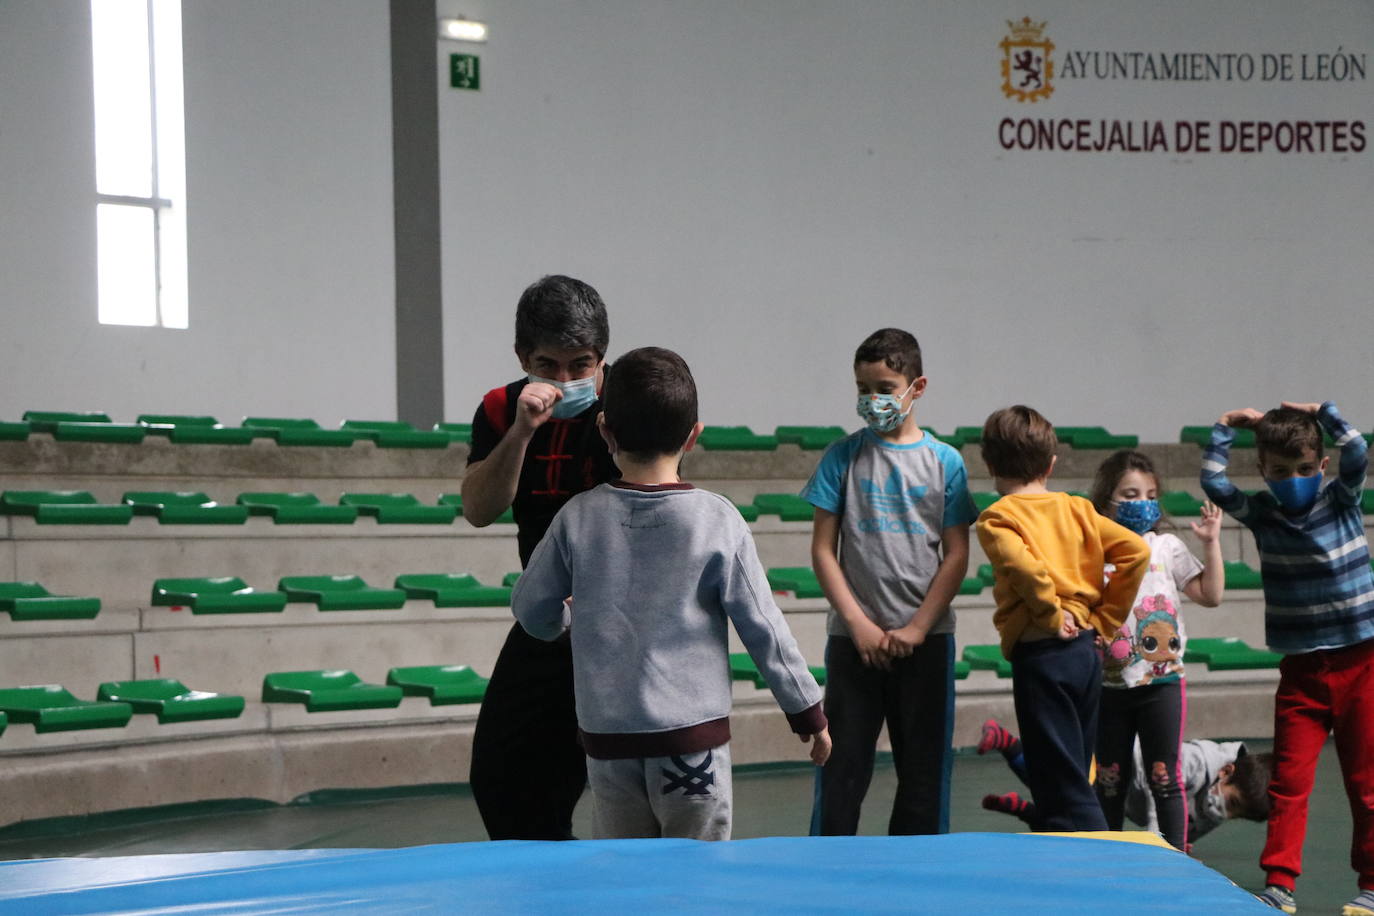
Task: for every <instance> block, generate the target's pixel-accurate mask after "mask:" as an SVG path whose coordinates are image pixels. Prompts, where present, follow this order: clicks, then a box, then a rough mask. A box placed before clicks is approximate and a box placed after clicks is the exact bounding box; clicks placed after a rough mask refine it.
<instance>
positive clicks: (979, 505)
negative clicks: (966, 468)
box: [969, 490, 1002, 512]
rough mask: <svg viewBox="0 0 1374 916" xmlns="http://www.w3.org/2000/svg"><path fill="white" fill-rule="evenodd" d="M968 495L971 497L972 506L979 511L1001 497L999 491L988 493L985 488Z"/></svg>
mask: <svg viewBox="0 0 1374 916" xmlns="http://www.w3.org/2000/svg"><path fill="white" fill-rule="evenodd" d="M969 495H970V496H972V497H973V506H974V508H976V509H977V510H978V511H979V512H982V511H983V510H984V509H986V508H987V507H988V506H991V505H992V504H993V503H995V502H997V500H999V499H1001V498H1002V494H1001V493H989V492H987V491H986V490H980V491H976V492H973V493H970V494H969Z"/></svg>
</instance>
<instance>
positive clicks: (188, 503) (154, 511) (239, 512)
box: [124, 490, 248, 525]
mask: <svg viewBox="0 0 1374 916" xmlns="http://www.w3.org/2000/svg"><path fill="white" fill-rule="evenodd" d="M124 503H125V505H128V506H131V507H133V510H134V515H155V516H157V520H158V522H159V523H160V524H163V525H242V524H243V523H244V522H246V521H247V520H248V509H247V507H245V506H222V505H220V504H219V503H217V502H215V501H214V500H213V499H211V498H210V497H208V496H206V495H205V494H204V493H172V492H167V491H163V490H140V491H134V492H129V493H125V494H124Z"/></svg>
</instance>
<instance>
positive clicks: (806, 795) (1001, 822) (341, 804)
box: [0, 741, 1355, 913]
mask: <svg viewBox="0 0 1374 916" xmlns="http://www.w3.org/2000/svg"><path fill="white" fill-rule="evenodd" d="M1250 747H1251V749H1252V750H1255V751H1261V750H1268V743H1267V742H1258V741H1256V742H1250ZM894 787H895V778H894V776H893V772H892V766H891V763H890V762H882V763H880V764H879V766H878V770H877V772H876V773H875V775H874V780H873V787H872V789H871V790H870V791H869V797H868V801H867V803H866V804H865V808H864V811H865V813H864V818H863V822H862V824H861V828H860V832H861V833H864V834H881V833H884V832H885V830H886V823H887V812H888V810H889V809H890V806H891V804H892V795H893V791H894ZM1020 788H1021V787H1020V786H1019V785H1018V784H1017V782H1016V777H1015V776H1013V775H1012V774H1011V772H1010V771H1009V770H1008V769H1007V768H1006V766H1005V764H1004V763H1003V761H1002V758H1001V756H1000V755H996V754H992V755H989V756H987V757H978V756H975V755H972V754H962V753H961V754H960V755H958V756H957V757H956V758H955V764H954V781H953V796H952V808H953V810H952V816H951V824H950V826H951V829H953V830H955V831H982V832H1006V831H1019V830H1021V829H1023V828H1022V825H1021V823H1020V822H1019V821H1017V820H1015V819H1013V818H1011V817H1008V816H1006V815H1002V814H995V813H992V812H989V811H984V810H983V809H982V807H981V806H980V801H981V799H982V797H983V796H984V795H985V794H987V793H989V792H994V793H1001V792H1006V791H1009V790H1012V789H1018V790H1019V789H1020ZM811 793H812V771H811V769H810V768H809V767H790V766H789V767H763V768H750V767H744V768H741V769H739V770H736V771H735V828H734V835H735V837H736V838H737V839H744V838H747V837H757V836H799V835H803V834H805V833H806V831H807V826H808V819H809V815H810V808H811ZM590 824H591V817H590V811H589V808H588V805H587V804H586V800H585V798H584V803H583V804H582V805H581V806H580V807H579V808H578V811H577V815H576V817H575V819H574V829H575V830H576V831H577V832H578V833H579V835H582V836H585V835H587V833H588V831H589V828H590ZM1350 824H1351V822H1350V809H1349V807H1348V804H1347V802H1346V799H1345V792H1344V789H1343V787H1342V784H1341V778H1340V770H1339V768H1338V766H1337V764H1336V759H1335V752H1334V749H1333V748H1332V746H1331V745H1330V743H1329V742H1328V745H1327V747H1326V749H1325V751H1324V752H1323V754H1322V758H1321V762H1320V764H1319V765H1318V769H1317V787H1316V791H1315V792H1314V794H1313V799H1312V807H1311V816H1310V819H1309V822H1308V830H1307V846H1306V849H1305V851H1304V866H1305V868H1306V873H1305V874H1304V875H1303V877H1302V879H1301V880H1300V881H1299V883H1298V901H1299V904H1300V912H1307V913H1314V912H1327V913H1336V912H1339V911H1340V906H1341V904H1342V903H1344V902H1345V901H1346V900H1348V899H1350V897H1352V896H1354V894H1355V875H1354V872H1353V871H1351V869H1350V829H1351V826H1350ZM485 838H486V836H485V834H484V833H483V832H482V827H481V822H480V820H479V819H478V817H477V809H476V807H475V805H474V804H473V801H472V796H471V794H470V793H469V792H468V791H467V788H466V787H465V786H448V787H435V788H434V789H433V791H431V792H429V793H428V794H416V790H413V789H412V790H406V791H404V792H402V791H397V792H394V793H366V794H364V793H357V792H338V793H330V792H326V793H315V794H314V795H312V796H310V797H307V798H305V799H302V800H300V801H298V802H297V803H294V804H291V805H285V806H283V805H273V804H271V803H269V802H252V801H233V802H224V803H204V804H198V805H190V806H181V807H178V808H171V809H151V810H142V811H126V812H117V813H113V814H104V815H97V816H94V817H90V818H63V819H54V820H51V821H38V822H31V823H25V824H15V825H11V826H9V827H4V828H0V858H3V859H20V858H47V857H53V856H130V855H151V854H156V853H168V852H211V851H216V850H230V849H304V848H311V847H341V848H360V847H394V846H412V845H420V844H428V843H459V842H470V841H475V840H483V839H485ZM1263 843H1264V825H1263V824H1257V823H1251V822H1249V821H1234V822H1230V823H1227V824H1224V825H1222V826H1221V827H1218V828H1217V829H1216V830H1215V831H1213V832H1212V833H1211V834H1209V835H1208V836H1206V837H1203V839H1202V840H1201V841H1199V842H1198V844H1197V845H1196V847H1195V849H1194V854H1195V856H1196V857H1197V858H1198V859H1200V860H1201V861H1203V862H1205V863H1206V864H1208V865H1209V866H1211V867H1212V868H1215V869H1216V870H1217V871H1220V872H1221V873H1222V874H1225V875H1227V876H1229V877H1230V878H1231V879H1232V880H1233V881H1235V882H1236V883H1237V884H1239V885H1240V886H1241V887H1244V888H1247V889H1250V890H1257V889H1259V886H1260V884H1261V882H1262V877H1261V874H1260V871H1259V866H1258V864H1257V860H1258V857H1259V851H1260V847H1261V846H1262V845H1263ZM1160 893H1161V894H1167V893H1169V890H1168V888H1167V887H1162V888H1160Z"/></svg>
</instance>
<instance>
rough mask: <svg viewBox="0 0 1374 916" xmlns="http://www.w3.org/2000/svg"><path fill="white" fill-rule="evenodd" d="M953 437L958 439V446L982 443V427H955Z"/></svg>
mask: <svg viewBox="0 0 1374 916" xmlns="http://www.w3.org/2000/svg"><path fill="white" fill-rule="evenodd" d="M954 435H956V436H958V437H959V444H960V446H964V445H977V444H978V443H980V442H982V441H983V427H981V426H956V427H954Z"/></svg>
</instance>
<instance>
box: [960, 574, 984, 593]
mask: <svg viewBox="0 0 1374 916" xmlns="http://www.w3.org/2000/svg"><path fill="white" fill-rule="evenodd" d="M982 592H983V580H982V579H979V578H978V577H976V576H971V577H968V578H966V579H964V581H963V582H961V583H960V584H959V594H961V595H979V594H982Z"/></svg>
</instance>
